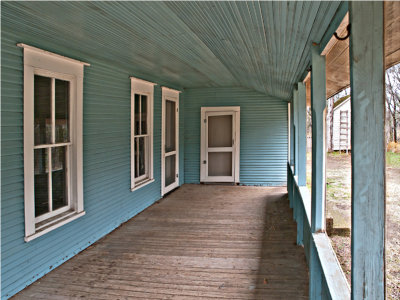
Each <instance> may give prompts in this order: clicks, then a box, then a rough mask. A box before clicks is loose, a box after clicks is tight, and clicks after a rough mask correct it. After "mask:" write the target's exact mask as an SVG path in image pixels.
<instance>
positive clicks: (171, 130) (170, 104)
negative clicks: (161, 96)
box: [165, 100, 176, 153]
mask: <svg viewBox="0 0 400 300" xmlns="http://www.w3.org/2000/svg"><path fill="white" fill-rule="evenodd" d="M175 106H176V105H175V102H174V101H168V100H167V101H166V102H165V152H167V153H168V152H171V151H175V149H176V147H175V131H176V130H175V110H176V107H175Z"/></svg>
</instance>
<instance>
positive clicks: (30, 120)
mask: <svg viewBox="0 0 400 300" xmlns="http://www.w3.org/2000/svg"><path fill="white" fill-rule="evenodd" d="M17 46H18V47H21V48H23V51H24V191H25V192H24V204H25V241H26V242H29V241H31V240H33V239H35V238H37V237H39V236H42V235H43V234H45V233H47V232H49V231H52V230H54V229H56V228H58V227H60V226H62V225H64V224H66V223H69V222H71V221H73V220H75V219H77V218H79V217H81V216H83V215H85V211H84V209H83V173H82V119H83V115H82V102H83V68H84V66H89V64H88V63H84V62H81V61H78V60H74V59H71V58H68V57H64V56H61V55H58V54H55V53H51V52H48V51H45V50H42V49H38V48H36V47H32V46H29V45H26V44H22V43H20V44H17ZM35 74H38V75H39V74H41V75H45V76H49V77H56V78H64V79H68V80H69V81H70V84H71V88H70V91H71V103H70V109H71V112H70V115H71V117H70V124H74V125H73V126H72V127H70V128H71V132H70V142H71V144H72V146H71V153H70V156H69V158H70V159H71V163H70V167H71V170H69V172H70V182H69V189H70V190H69V191H70V213H67V212H66V211H62V210H60V211H58V212H59V213H61V212H63V214H60V215H59V217H58V218H57V217H56V216H54V217H55V218H54V219H51V220H49V222H48V223H45V224H44V225H42V226H40V227H38V228H37V227H36V224H37V221H39V219H40V218H39V219H36V221H35V192H34V149H35V145H34V126H33V124H34V75H35Z"/></svg>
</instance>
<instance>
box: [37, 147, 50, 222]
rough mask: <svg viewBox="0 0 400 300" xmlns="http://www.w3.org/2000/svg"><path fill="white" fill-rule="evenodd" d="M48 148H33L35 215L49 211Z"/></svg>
mask: <svg viewBox="0 0 400 300" xmlns="http://www.w3.org/2000/svg"><path fill="white" fill-rule="evenodd" d="M48 159H49V158H48V149H35V151H34V164H35V179H34V180H35V216H36V217H38V216H40V215H43V214H44V213H47V212H48V211H49V168H48Z"/></svg>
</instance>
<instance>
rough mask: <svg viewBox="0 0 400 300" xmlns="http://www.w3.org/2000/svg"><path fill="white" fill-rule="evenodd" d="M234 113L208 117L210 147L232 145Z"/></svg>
mask: <svg viewBox="0 0 400 300" xmlns="http://www.w3.org/2000/svg"><path fill="white" fill-rule="evenodd" d="M232 122H233V116H232V115H222V116H209V117H208V147H209V148H211V147H232V126H233V124H232Z"/></svg>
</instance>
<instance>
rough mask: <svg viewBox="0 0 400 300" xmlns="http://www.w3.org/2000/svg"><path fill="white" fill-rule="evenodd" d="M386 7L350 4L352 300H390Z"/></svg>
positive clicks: (375, 3)
mask: <svg viewBox="0 0 400 300" xmlns="http://www.w3.org/2000/svg"><path fill="white" fill-rule="evenodd" d="M383 9H384V8H383V2H378V1H377V2H349V12H350V23H351V35H350V86H351V114H352V116H351V130H352V133H351V156H352V234H351V238H352V241H351V244H352V245H351V246H352V247H351V248H352V249H351V250H352V272H351V277H352V278H351V282H352V288H351V297H352V299H378V300H379V299H384V298H385V139H384V136H385V134H384V126H385V118H384V113H385V87H384V83H385V82H384V78H385V65H384V19H383V16H384V14H383Z"/></svg>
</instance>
